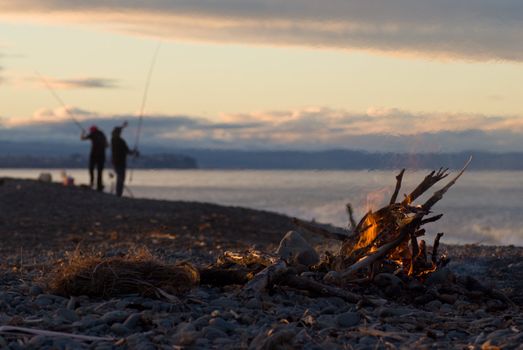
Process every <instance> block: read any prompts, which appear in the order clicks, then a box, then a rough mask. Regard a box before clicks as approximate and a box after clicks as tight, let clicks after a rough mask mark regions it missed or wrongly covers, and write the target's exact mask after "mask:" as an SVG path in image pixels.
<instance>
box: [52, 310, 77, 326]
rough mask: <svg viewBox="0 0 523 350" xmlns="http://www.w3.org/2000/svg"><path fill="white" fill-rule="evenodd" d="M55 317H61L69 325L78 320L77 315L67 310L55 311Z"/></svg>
mask: <svg viewBox="0 0 523 350" xmlns="http://www.w3.org/2000/svg"><path fill="white" fill-rule="evenodd" d="M56 315H57V316H59V317H62V318H63V319H64V320H66V321H68V322H69V323H71V322H76V321H78V320H79V319H80V318H79V317H78V315H77V314H76V312H74V311H73V310H70V309H67V308H59V309H58V310H57V311H56Z"/></svg>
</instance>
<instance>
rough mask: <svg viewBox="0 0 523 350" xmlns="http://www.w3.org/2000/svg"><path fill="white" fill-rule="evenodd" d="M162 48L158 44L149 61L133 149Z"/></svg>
mask: <svg viewBox="0 0 523 350" xmlns="http://www.w3.org/2000/svg"><path fill="white" fill-rule="evenodd" d="M161 46H162V43H161V42H159V43H158V45H157V46H156V50H155V51H154V55H153V59H152V61H151V65H150V66H149V71H148V72H147V79H146V82H145V89H144V91H143V96H142V105H141V107H140V114H139V117H138V128H137V129H136V140H135V142H134V148H135V149H136V148H138V144H139V143H140V134H141V131H142V124H143V114H144V111H145V104H146V103H147V95H148V94H149V86H150V85H151V77H152V75H153V70H154V66H155V65H156V59H157V58H158V53H159V52H160V47H161Z"/></svg>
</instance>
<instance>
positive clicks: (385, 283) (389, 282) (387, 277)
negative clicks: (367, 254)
mask: <svg viewBox="0 0 523 350" xmlns="http://www.w3.org/2000/svg"><path fill="white" fill-rule="evenodd" d="M374 283H376V285H378V286H379V287H382V288H384V287H389V286H393V287H401V286H402V285H403V281H402V280H401V279H400V278H399V277H398V276H396V275H393V274H392V273H379V274H377V275H376V277H374Z"/></svg>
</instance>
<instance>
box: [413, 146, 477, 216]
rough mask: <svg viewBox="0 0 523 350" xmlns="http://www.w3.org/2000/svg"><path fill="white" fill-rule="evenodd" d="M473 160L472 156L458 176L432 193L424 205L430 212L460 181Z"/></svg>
mask: <svg viewBox="0 0 523 350" xmlns="http://www.w3.org/2000/svg"><path fill="white" fill-rule="evenodd" d="M471 161H472V156H470V158H469V160H468V161H467V163H465V166H464V167H463V169H461V171H460V172H459V173H458V175H456V177H454V178H453V179H452V180H450V182H449V183H448V184H447V185H446V186H445V187H443V188H442V189H441V190H439V191H436V192H435V193H434V194H433V195H432V197H430V198H429V199H428V200H427V201H426V202H425V204H423V205H422V208H423V209H424V210H425V211H426V212H428V211H429V210H430V209H431V208H432V207H433V206H434V204H436V203H437V202H439V201H440V200H441V199H442V198H443V195H444V194H445V193H446V192H447V191H448V190H449V188H451V187H452V186H453V185H454V184H455V183H456V181H458V179H459V178H460V177H461V175H463V173H464V172H465V170H467V168H468V166H469V164H470V162H471Z"/></svg>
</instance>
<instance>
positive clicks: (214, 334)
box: [202, 326, 227, 340]
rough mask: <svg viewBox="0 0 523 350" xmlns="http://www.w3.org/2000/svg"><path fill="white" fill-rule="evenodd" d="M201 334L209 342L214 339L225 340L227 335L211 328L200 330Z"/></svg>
mask: <svg viewBox="0 0 523 350" xmlns="http://www.w3.org/2000/svg"><path fill="white" fill-rule="evenodd" d="M202 334H203V336H204V337H205V338H207V339H209V340H214V339H216V338H227V334H226V333H225V332H224V331H222V330H221V329H219V328H216V327H213V326H209V327H205V328H204V329H203V330H202Z"/></svg>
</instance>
